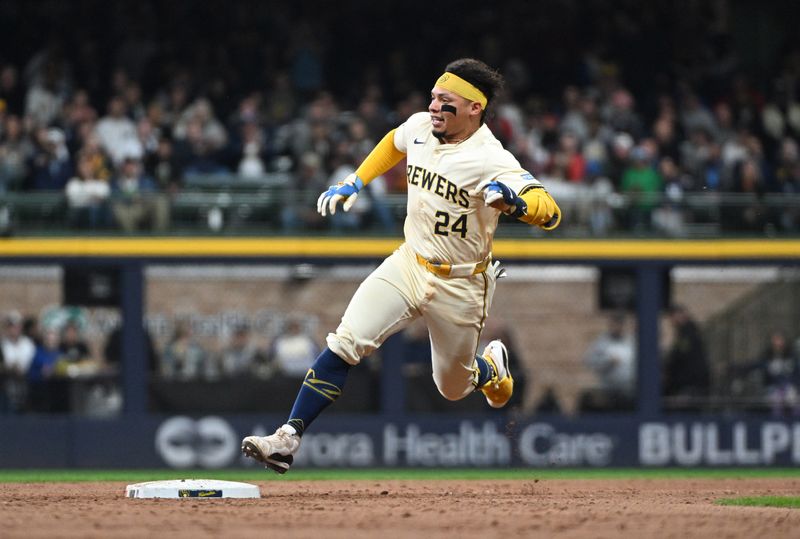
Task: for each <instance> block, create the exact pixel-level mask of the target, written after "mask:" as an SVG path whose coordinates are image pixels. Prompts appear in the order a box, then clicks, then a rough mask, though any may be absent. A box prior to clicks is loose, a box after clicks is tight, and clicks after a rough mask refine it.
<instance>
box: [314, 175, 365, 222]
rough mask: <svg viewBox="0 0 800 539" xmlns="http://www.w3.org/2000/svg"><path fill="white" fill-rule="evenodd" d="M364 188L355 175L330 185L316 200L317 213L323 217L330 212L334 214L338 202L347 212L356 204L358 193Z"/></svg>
mask: <svg viewBox="0 0 800 539" xmlns="http://www.w3.org/2000/svg"><path fill="white" fill-rule="evenodd" d="M362 187H364V182H363V181H362V180H361V178H359V177H358V176H356V175H355V174H350V175H349V176H348V177H346V178H345V179H344V180H342V181H340V182H339V183H337V184H336V185H331V186H330V187H329V188H328V190H327V191H325V192H324V193H322V194H321V195H320V196H319V198H318V199H317V211H318V212H319V214H320V215H322V216H323V217H324V216H326V215H327V214H328V211H330V212H331V215H333V214H334V213H336V205H337V204H338V203H339V201H340V200H343V201H344V204H342V209H344V211H349V210H350V208H351V207H353V204H355V203H356V199H357V198H358V192H359V191H360V190H361V188H362Z"/></svg>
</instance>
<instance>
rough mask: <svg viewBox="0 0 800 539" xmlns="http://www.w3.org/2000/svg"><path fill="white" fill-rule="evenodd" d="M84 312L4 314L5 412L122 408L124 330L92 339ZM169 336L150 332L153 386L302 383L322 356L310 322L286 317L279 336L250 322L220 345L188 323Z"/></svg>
mask: <svg viewBox="0 0 800 539" xmlns="http://www.w3.org/2000/svg"><path fill="white" fill-rule="evenodd" d="M86 325H87V322H86V318H85V313H84V312H83V311H82V309H79V308H62V309H54V310H51V311H48V312H46V313H44V314H43V315H42V316H40V317H37V316H23V315H22V314H21V313H20V312H18V311H10V312H7V313H4V315H3V317H2V332H0V414H2V413H23V412H28V413H64V412H74V413H80V414H91V415H95V416H102V415H114V414H117V413H119V412H120V410H121V407H122V393H121V388H120V384H119V375H120V366H121V364H122V361H123V358H122V332H121V326H117V327H116V328H115V329H114V330H112V331H111V332H110V333H108V334H107V335H101V336H100V337H99V338H91V339H90V338H88V337H87V335H86V333H87V332H86ZM173 326H174V327H173V328H172V330H171V332H170V333H169V335H166V336H164V338H153V337H152V335H151V333H150V332H149V331H145V337H146V343H145V350H146V354H147V356H148V367H149V368H148V371H149V374H150V376H151V377H152V379H153V380H163V381H168V382H178V383H180V382H189V383H191V382H225V381H231V380H244V379H251V380H269V379H271V378H274V377H276V376H281V377H288V378H296V379H298V380H299V379H302V378H303V377H304V376H305V374H306V371H307V370H308V368H309V366H310V365H311V363H312V362H313V361H314V359H315V358H316V356H317V354H318V353H319V348H318V346H317V344H316V342H315V341H314V339H313V337H312V336H311V333H310V331H309V328H308V325H307V323H304V322H303V321H302V320H301V319H300V318H295V317H291V318H287V319H286V320H285V321H284V322H283V323H281V325H280V329H279V331H278V333H277V334H276V335H274V336H273V337H271V338H268V339H265V336H264V335H262V334H259V332H257V331H255V330H253V328H251V327H250V326H249V325H247V324H246V323H240V324H237V325H235V326H234V327H231V328H229V331H227V332H226V334H225V335H220V336H218V338H217V339H212V340H209V339H207V338H206V339H201V338H198V337H197V336H196V335H195V333H194V329H193V324H192V323H191V322H190V321H189V320H186V319H178V320H176V321H175V322H174V324H173Z"/></svg>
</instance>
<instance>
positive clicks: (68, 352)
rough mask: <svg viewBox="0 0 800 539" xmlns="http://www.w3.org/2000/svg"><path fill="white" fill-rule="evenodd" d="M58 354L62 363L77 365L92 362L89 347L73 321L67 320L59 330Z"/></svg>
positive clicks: (78, 326)
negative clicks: (62, 360)
mask: <svg viewBox="0 0 800 539" xmlns="http://www.w3.org/2000/svg"><path fill="white" fill-rule="evenodd" d="M59 342H60V344H59V346H58V349H59V352H60V353H61V356H62V358H63V359H64V361H66V362H68V363H71V364H77V363H81V362H84V361H90V360H92V353H91V351H90V350H89V345H88V344H87V342H86V340H85V339H84V338H83V335H82V334H81V329H80V325H79V323H78V322H77V321H75V320H68V321H67V322H66V323H65V324H64V326H63V327H62V328H61V335H60V338H59Z"/></svg>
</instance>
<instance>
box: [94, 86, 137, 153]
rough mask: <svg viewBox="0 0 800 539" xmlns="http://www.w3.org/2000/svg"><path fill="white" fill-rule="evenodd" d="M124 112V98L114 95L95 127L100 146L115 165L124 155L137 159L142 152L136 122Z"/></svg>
mask: <svg viewBox="0 0 800 539" xmlns="http://www.w3.org/2000/svg"><path fill="white" fill-rule="evenodd" d="M126 113H127V111H126V110H125V100H124V99H123V98H122V97H120V96H114V97H112V98H111V99H110V100H109V102H108V113H107V114H106V115H105V116H103V117H102V118H100V121H98V122H97V126H96V127H95V132H96V133H97V138H98V140H99V142H100V146H101V147H102V148H103V151H105V152H106V153H107V154H108V155H109V156H110V157H111V161H112V163H113V164H114V166H115V167H119V166H120V165H121V164H122V162H123V161H124V160H125V158H126V157H135V158H137V159H139V158H141V157H142V155H143V153H144V152H143V149H142V144H141V142H140V141H139V136H138V134H137V132H136V124H134V123H133V121H132V120H131V119H130V118H128V116H127V115H126Z"/></svg>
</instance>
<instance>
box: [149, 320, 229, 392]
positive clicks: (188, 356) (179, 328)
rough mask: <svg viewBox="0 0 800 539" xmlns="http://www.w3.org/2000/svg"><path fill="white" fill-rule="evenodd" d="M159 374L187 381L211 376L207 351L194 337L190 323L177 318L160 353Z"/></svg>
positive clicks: (212, 367)
mask: <svg viewBox="0 0 800 539" xmlns="http://www.w3.org/2000/svg"><path fill="white" fill-rule="evenodd" d="M160 372H161V376H163V377H164V378H166V379H170V380H178V381H187V380H200V379H205V378H213V377H214V376H215V374H216V373H215V370H214V366H213V365H212V362H211V360H210V356H209V353H208V351H207V350H206V349H205V348H204V347H203V346H202V345H201V344H200V343H199V342H198V341H197V340H196V339H195V337H194V331H193V329H192V324H191V322H189V321H186V320H179V321H178V322H177V323H176V324H175V329H174V331H173V333H172V337H171V338H170V341H169V343H167V346H166V347H165V348H164V352H163V354H162V355H161V366H160Z"/></svg>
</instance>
